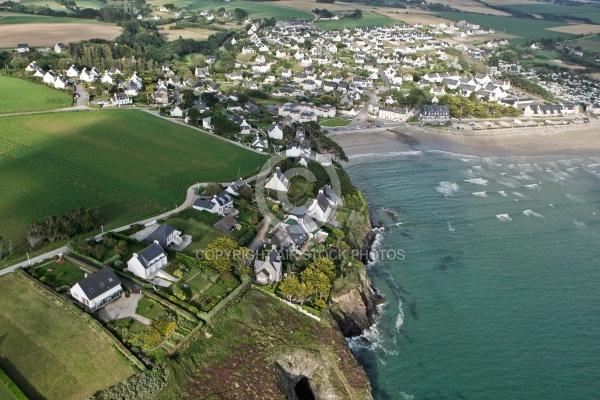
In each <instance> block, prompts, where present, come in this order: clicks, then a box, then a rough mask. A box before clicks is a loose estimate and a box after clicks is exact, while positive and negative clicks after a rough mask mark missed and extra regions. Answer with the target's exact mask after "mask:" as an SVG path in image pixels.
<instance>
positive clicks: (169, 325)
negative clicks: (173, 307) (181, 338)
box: [152, 315, 177, 337]
mask: <svg viewBox="0 0 600 400" xmlns="http://www.w3.org/2000/svg"><path fill="white" fill-rule="evenodd" d="M152 326H153V327H154V329H156V330H157V331H158V333H160V334H161V335H162V336H163V337H168V336H169V335H170V334H171V333H173V331H174V330H175V327H176V326H177V321H176V320H175V318H173V317H171V316H167V315H163V316H161V317H160V318H159V319H158V320H156V321H154V323H153V324H152Z"/></svg>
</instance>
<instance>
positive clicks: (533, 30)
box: [438, 12, 575, 40]
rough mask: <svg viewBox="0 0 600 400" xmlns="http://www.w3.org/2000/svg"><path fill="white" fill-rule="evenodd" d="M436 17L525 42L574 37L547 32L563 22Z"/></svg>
mask: <svg viewBox="0 0 600 400" xmlns="http://www.w3.org/2000/svg"><path fill="white" fill-rule="evenodd" d="M438 15H439V16H440V17H442V18H446V19H449V20H452V21H463V20H464V21H469V22H472V23H475V24H479V25H481V28H482V29H488V28H493V29H494V30H495V31H496V32H506V33H510V34H512V35H516V36H521V37H522V38H524V39H527V40H529V39H533V40H539V39H542V38H557V37H562V38H565V39H568V38H571V37H574V36H575V35H571V34H568V33H563V32H555V31H550V30H548V28H556V27H557V26H565V23H564V22H553V21H543V20H537V19H524V18H515V17H499V16H496V15H488V14H472V13H459V12H441V13H439V14H438ZM522 40H523V39H522Z"/></svg>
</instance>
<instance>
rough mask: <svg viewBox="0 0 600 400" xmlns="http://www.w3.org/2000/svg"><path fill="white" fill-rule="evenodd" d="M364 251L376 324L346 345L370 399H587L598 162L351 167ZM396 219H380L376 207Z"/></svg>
mask: <svg viewBox="0 0 600 400" xmlns="http://www.w3.org/2000/svg"><path fill="white" fill-rule="evenodd" d="M347 169H348V172H349V173H350V175H351V177H352V179H353V182H354V183H355V184H356V185H357V186H359V187H360V189H362V190H363V192H364V195H365V198H366V199H367V201H368V202H369V205H370V208H371V213H372V216H373V218H372V219H373V223H374V225H375V224H377V223H378V222H379V221H382V222H383V223H384V224H385V225H386V227H385V229H384V230H381V231H379V232H378V240H377V246H379V248H380V249H383V250H386V249H390V250H397V249H402V250H404V254H405V259H404V261H398V260H379V261H377V262H375V263H373V264H372V265H370V266H369V274H370V276H371V277H372V279H373V281H374V284H375V286H376V287H377V288H378V289H379V290H380V291H381V292H382V293H383V294H384V296H385V297H386V300H387V303H386V305H385V306H384V307H383V310H382V316H381V318H380V320H379V322H378V324H377V325H376V326H375V327H374V328H373V329H372V330H371V331H370V332H367V333H366V334H365V338H366V339H367V340H368V343H367V342H366V341H365V340H363V339H354V340H352V341H351V346H352V347H353V349H354V350H355V352H356V354H357V355H358V358H359V360H360V361H361V363H363V365H364V366H365V369H366V370H367V373H368V374H369V377H370V379H371V381H372V383H373V392H374V396H375V398H376V399H413V398H414V399H592V398H597V396H598V393H599V392H600V378H599V376H600V290H599V289H600V268H599V267H600V258H599V256H600V235H599V233H600V157H579V158H577V157H570V158H566V157H562V158H561V157H552V158H549V157H529V158H527V157H519V158H478V157H467V156H453V155H450V154H444V153H436V152H419V151H416V152H410V153H401V154H394V155H391V156H390V157H387V158H384V159H381V158H375V157H368V156H367V157H354V158H353V160H352V163H351V165H349V166H348V167H347ZM388 209H389V210H392V211H393V212H394V213H395V214H396V216H397V218H398V221H399V222H400V223H393V221H391V220H390V219H389V218H388V216H387V215H386V212H385V210H388Z"/></svg>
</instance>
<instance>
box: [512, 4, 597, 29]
mask: <svg viewBox="0 0 600 400" xmlns="http://www.w3.org/2000/svg"><path fill="white" fill-rule="evenodd" d="M503 7H506V8H510V9H511V10H517V11H521V12H526V13H529V14H539V13H547V14H554V15H572V16H574V17H583V18H588V19H590V20H591V21H592V22H593V23H595V24H600V7H583V6H563V5H560V4H548V3H532V4H506V5H503ZM582 23H583V22H582Z"/></svg>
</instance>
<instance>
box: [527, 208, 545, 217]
mask: <svg viewBox="0 0 600 400" xmlns="http://www.w3.org/2000/svg"><path fill="white" fill-rule="evenodd" d="M523 215H526V216H528V217H538V218H544V216H543V215H542V214H538V213H536V212H535V211H531V210H525V211H523Z"/></svg>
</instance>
